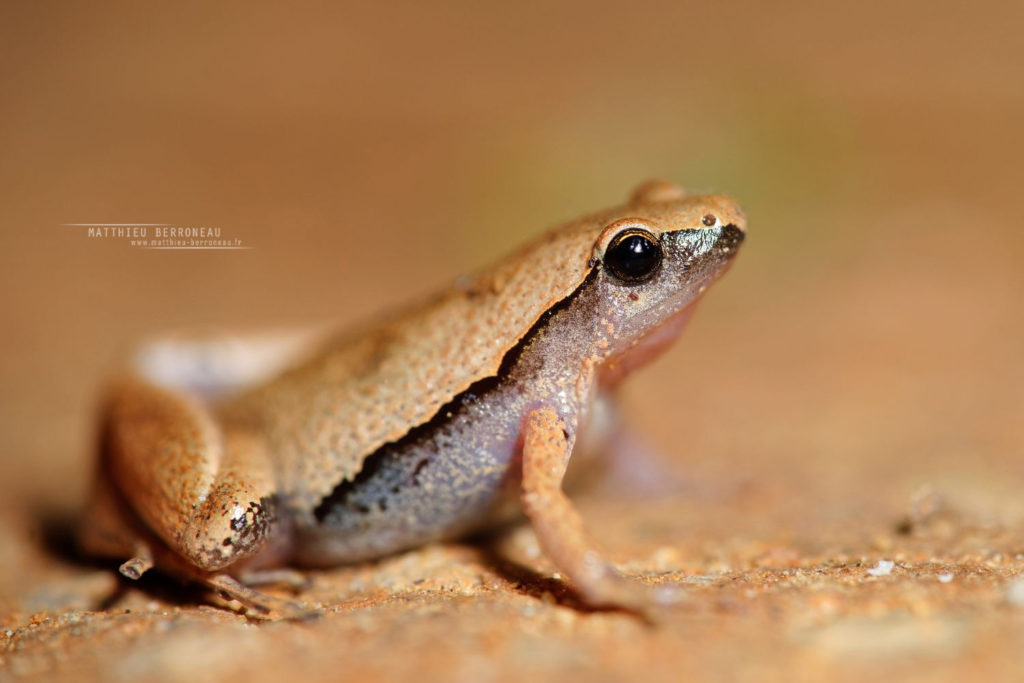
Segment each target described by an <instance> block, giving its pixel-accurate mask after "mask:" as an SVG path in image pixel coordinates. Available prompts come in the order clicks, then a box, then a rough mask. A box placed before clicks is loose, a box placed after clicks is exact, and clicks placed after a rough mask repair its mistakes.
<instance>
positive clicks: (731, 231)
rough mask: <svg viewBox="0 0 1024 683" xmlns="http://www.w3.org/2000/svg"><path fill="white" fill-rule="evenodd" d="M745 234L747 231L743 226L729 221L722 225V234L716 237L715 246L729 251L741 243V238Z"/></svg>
mask: <svg viewBox="0 0 1024 683" xmlns="http://www.w3.org/2000/svg"><path fill="white" fill-rule="evenodd" d="M746 236H747V231H746V230H745V229H744V228H743V227H741V226H739V225H736V224H735V223H729V224H728V225H725V226H722V234H721V236H720V237H719V238H718V241H717V244H716V246H717V247H718V248H719V249H722V250H723V251H726V252H731V251H733V250H735V249H736V248H737V247H739V246H740V244H742V243H743V238H744V237H746Z"/></svg>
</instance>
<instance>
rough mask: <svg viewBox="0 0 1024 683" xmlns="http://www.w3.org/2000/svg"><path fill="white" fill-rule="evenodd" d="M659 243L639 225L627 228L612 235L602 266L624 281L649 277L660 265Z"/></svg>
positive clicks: (634, 282)
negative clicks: (638, 226)
mask: <svg viewBox="0 0 1024 683" xmlns="http://www.w3.org/2000/svg"><path fill="white" fill-rule="evenodd" d="M661 258H662V252H661V243H660V242H659V241H658V239H657V238H656V237H655V236H654V235H652V234H651V233H649V232H647V231H646V230H641V229H640V228H627V229H626V230H623V231H622V232H620V233H619V234H618V235H616V236H615V237H613V238H612V241H611V242H610V243H609V244H608V248H607V249H605V252H604V267H605V268H606V269H607V270H608V272H609V273H611V275H612V276H613V277H615V279H617V280H620V281H621V282H624V283H626V284H639V283H641V282H646V281H647V280H650V279H651V278H652V277H653V276H654V274H655V273H657V272H658V269H659V268H660V267H661Z"/></svg>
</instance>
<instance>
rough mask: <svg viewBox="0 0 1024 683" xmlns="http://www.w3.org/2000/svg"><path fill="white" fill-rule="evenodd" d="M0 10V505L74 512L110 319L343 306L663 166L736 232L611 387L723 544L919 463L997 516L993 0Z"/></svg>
mask: <svg viewBox="0 0 1024 683" xmlns="http://www.w3.org/2000/svg"><path fill="white" fill-rule="evenodd" d="M0 15H2V19H0V45H2V48H0V50H2V51H3V54H4V58H3V59H2V60H0V92H2V107H0V143H2V157H0V195H2V197H3V199H2V207H3V208H2V216H3V219H2V221H3V224H2V233H0V259H2V264H0V290H2V292H3V294H2V298H0V306H2V308H0V320H2V321H3V323H2V327H3V334H2V335H0V344H2V345H3V346H2V353H0V386H2V387H3V391H2V394H0V434H2V441H0V443H2V446H3V451H2V453H0V494H2V495H0V499H2V503H0V509H10V510H18V509H25V508H28V507H38V506H44V507H45V506H58V507H59V506H63V507H66V508H67V509H74V508H75V506H77V505H78V504H79V501H80V500H81V496H82V494H83V492H84V490H85V484H86V481H87V475H88V473H89V470H90V462H91V447H92V443H91V435H92V431H93V419H94V411H95V408H96V399H97V395H98V393H99V391H100V389H101V387H102V381H103V378H104V377H105V376H107V375H108V374H109V373H110V372H111V371H112V369H113V368H115V367H116V366H117V364H118V362H119V361H121V360H122V359H123V358H125V354H126V353H127V351H128V349H130V348H131V345H132V343H133V341H135V340H137V339H139V338H140V337H142V336H145V335H150V334H153V333H158V332H161V331H164V330H167V329H175V328H182V327H186V328H187V327H204V326H218V327H221V326H222V327H226V328H232V329H233V328H241V329H260V328H264V327H283V326H284V327H287V326H291V325H304V324H309V323H322V322H324V321H336V322H337V323H339V324H345V323H349V322H352V321H356V320H359V319H363V318H365V317H367V316H372V315H374V314H375V313H377V312H378V311H380V310H382V309H384V308H385V307H387V306H391V305H394V304H396V303H400V302H402V301H404V300H406V299H408V298H410V297H413V296H417V295H419V294H421V293H423V292H425V291H429V290H432V289H435V288H438V287H442V286H444V285H445V284H446V283H448V282H450V281H451V280H452V279H453V277H455V276H456V275H457V274H458V273H460V272H464V271H466V270H469V269H471V268H475V267H477V266H479V265H481V264H483V263H486V262H489V261H491V260H494V259H496V258H498V257H500V256H501V255H502V254H503V253H504V252H505V251H506V250H508V249H509V248H512V247H513V246H515V245H516V244H518V243H520V242H522V241H523V240H524V239H526V238H529V237H531V236H533V235H536V234H538V233H539V232H541V231H543V230H544V229H545V228H547V227H549V226H551V225H554V224H557V223H559V222H561V221H563V220H565V219H570V218H573V217H575V216H577V215H579V214H581V213H584V212H587V211H591V210H593V209H597V208H602V207H605V206H609V205H613V204H616V203H619V202H620V201H622V200H623V199H624V198H625V197H626V196H627V195H628V193H629V191H630V190H631V188H632V187H633V186H634V185H636V184H637V183H639V182H640V181H642V180H644V179H647V178H651V177H662V178H667V179H671V180H673V181H676V182H678V183H680V184H683V185H685V186H687V187H688V188H692V189H695V190H714V191H719V192H724V193H728V194H731V195H733V196H735V197H736V198H737V199H738V200H739V201H740V202H741V203H742V205H743V206H744V207H745V209H746V211H747V213H748V216H749V221H750V236H749V239H748V240H747V242H746V244H745V245H744V248H743V250H742V252H741V255H740V257H739V259H738V261H737V263H736V265H735V267H734V268H733V269H732V271H731V272H730V273H729V275H728V277H726V278H725V279H724V280H723V281H722V282H721V283H719V284H718V285H717V286H716V287H715V288H714V290H713V291H712V292H711V293H710V295H709V296H708V298H707V300H706V301H705V302H704V304H703V305H702V310H701V311H700V313H699V315H697V316H696V317H695V319H694V322H693V324H692V326H691V328H690V330H689V331H688V333H687V334H686V335H685V336H684V338H683V339H682V340H681V342H680V344H679V345H678V346H677V347H676V348H674V349H672V350H671V351H670V352H669V353H668V354H667V355H666V356H665V357H664V358H662V359H661V360H659V361H658V365H657V367H656V369H654V370H652V371H647V372H640V373H638V374H637V375H636V376H635V377H634V378H633V379H632V380H631V381H630V382H629V383H627V385H626V387H625V391H624V406H625V410H626V413H627V415H628V419H629V421H630V423H631V424H632V425H633V427H634V429H635V431H636V432H637V433H638V434H639V435H641V436H642V437H643V438H644V439H646V440H647V442H648V443H650V444H651V445H652V446H653V447H654V448H655V449H656V450H657V451H658V452H659V453H660V454H662V456H663V457H664V459H665V460H666V461H668V462H670V463H671V465H672V466H673V467H675V468H677V469H678V470H679V471H680V472H681V473H683V475H684V476H685V477H686V478H687V480H689V481H692V483H693V486H694V488H695V489H704V490H706V489H708V488H710V489H711V490H718V489H721V490H726V489H729V490H731V489H735V488H743V487H746V489H745V490H748V491H750V490H753V491H755V492H757V495H758V496H759V497H758V498H757V500H758V501H759V502H758V506H757V507H756V509H754V510H748V512H747V513H745V514H744V515H743V517H742V518H741V519H737V520H735V522H730V524H732V526H729V528H728V529H726V530H724V531H723V532H722V533H724V534H726V535H728V534H729V533H739V532H740V531H741V530H742V531H743V532H751V533H754V532H752V531H751V530H752V529H754V530H756V529H757V528H758V527H757V525H758V524H761V523H762V522H760V521H759V520H761V518H762V517H763V518H765V519H768V520H769V521H767V522H763V523H764V524H771V525H774V526H773V527H772V528H774V529H783V530H784V533H787V534H789V533H792V534H797V535H799V534H800V530H801V529H802V528H804V527H805V526H806V525H807V524H809V523H811V522H809V521H808V520H814V521H813V523H814V524H821V523H822V520H825V521H826V522H829V521H830V520H831V521H834V522H835V523H836V524H851V523H854V524H857V523H870V522H871V521H872V520H881V519H886V520H887V519H891V518H893V517H894V516H897V515H898V514H900V511H902V510H903V509H904V508H905V506H906V501H907V500H908V499H909V498H910V497H911V496H912V495H913V493H914V492H915V491H917V490H919V488H920V487H921V486H922V485H925V484H927V485H929V486H932V487H935V488H937V489H939V490H941V491H943V492H944V494H945V495H947V496H948V497H950V498H952V499H954V500H956V501H957V502H958V504H959V505H961V506H965V507H966V508H968V509H970V510H972V511H973V513H974V514H977V515H980V516H981V517H983V518H986V519H998V520H1003V521H1005V522H1007V523H1011V524H1012V523H1015V522H1017V521H1019V520H1021V519H1022V518H1024V499H1022V498H1021V497H1020V496H1019V491H1020V488H1021V486H1022V484H1024V315H1022V311H1024V308H1022V303H1021V295H1022V292H1024V268H1022V266H1021V264H1022V262H1024V229H1022V228H1024V224H1022V219H1021V216H1022V211H1024V201H1022V192H1021V188H1020V182H1021V179H1022V177H1024V176H1022V172H1021V171H1022V161H1021V159H1022V156H1024V126H1022V125H1021V122H1022V121H1024V41H1022V40H1021V39H1020V35H1019V29H1020V26H1021V25H1022V22H1024V5H1022V4H1021V3H1014V2H1006V3H982V4H977V3H959V4H956V3H953V4H944V5H942V6H941V7H940V6H939V5H936V4H934V3H925V2H908V3H900V2H888V1H887V2H874V1H871V0H869V1H868V2H863V3H855V4H854V5H851V4H844V5H819V4H810V3H788V2H782V3H756V2H704V3H670V2H664V3H655V2H633V3H629V4H628V5H617V4H615V3H596V4H595V3H578V4H562V3H556V4H552V3H542V2H537V3H533V2H525V3H515V4H514V5H509V4H490V3H473V2H466V3H458V2H456V3H444V4H443V6H434V5H432V4H429V3H396V4H392V3H387V4H382V3H365V4H357V3H345V4H329V3H302V4H291V5H288V6H287V7H284V6H282V7H279V8H278V7H275V6H273V5H270V4H269V3H268V4H266V5H260V4H245V5H238V6H235V7H232V8H228V7H227V6H222V5H208V4H202V3H199V4H185V5H181V4H175V5H173V6H170V5H168V6H166V7H157V6H152V5H146V4H138V3H127V2H121V3H104V4H102V5H96V4H77V5H74V4H66V5H51V4H45V3H8V4H7V5H6V6H5V7H4V8H3V10H0ZM69 223H171V224H175V225H185V226H199V225H201V226H215V227H219V228H221V230H222V232H223V234H224V235H226V236H230V237H232V238H239V239H241V240H242V241H243V242H244V244H245V245H247V246H250V247H252V248H251V249H249V250H241V251H198V252H191V251H152V250H142V249H138V248H133V247H131V246H130V245H129V244H128V243H127V242H126V241H125V240H121V239H115V238H103V239H90V238H88V237H87V235H86V229H85V228H82V227H74V226H67V225H65V224H69ZM716 487H717V488H716ZM711 505H712V506H713V504H711ZM726 507H727V505H725V504H724V503H723V504H722V506H721V508H722V509H718V510H716V513H717V512H720V513H722V514H725V513H724V509H725V508H726ZM709 516H713V515H711V513H709ZM692 523H694V524H700V523H702V522H700V521H696V522H692ZM707 523H708V524H710V523H711V522H707ZM816 528H817V527H816ZM7 533H8V534H13V533H14V532H11V531H8V532H7Z"/></svg>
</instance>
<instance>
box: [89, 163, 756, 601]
mask: <svg viewBox="0 0 1024 683" xmlns="http://www.w3.org/2000/svg"><path fill="white" fill-rule="evenodd" d="M746 230H747V228H746V217H745V215H744V213H743V211H742V209H741V208H740V207H739V205H738V204H737V203H736V202H735V201H734V200H733V199H731V198H729V197H727V196H725V195H720V194H699V193H689V192H687V191H686V190H684V189H683V188H682V187H680V186H678V185H676V184H673V183H671V182H667V181H661V180H655V181H649V182H646V183H643V184H641V185H640V186H639V187H637V188H636V189H635V190H634V191H633V193H632V194H631V195H630V196H629V198H628V199H627V201H626V202H625V203H623V204H620V205H618V206H615V207H613V208H609V209H604V210H599V211H596V212H594V213H591V214H588V215H585V216H583V217H581V218H578V219H576V220H573V221H570V222H568V223H565V224H563V225H560V226H557V227H555V228H552V229H550V230H548V231H547V232H545V233H543V234H541V235H540V236H539V237H537V238H535V239H533V240H532V241H530V242H528V243H527V244H526V245H525V246H523V247H521V248H519V249H518V250H516V251H514V252H512V253H511V254H510V255H509V256H506V257H505V258H504V259H501V260H499V261H497V262H495V263H493V264H492V265H490V266H489V267H485V268H482V269H480V270H477V271H474V272H472V273H470V274H468V275H464V276H462V277H459V278H457V279H456V280H455V281H454V282H453V283H452V284H451V285H450V286H449V287H446V288H444V289H443V290H442V291H439V292H435V293H433V294H431V295H428V296H426V297H421V298H419V299H416V300H414V301H413V303H411V304H410V305H408V306H405V307H399V308H398V309H396V310H395V311H393V312H391V313H388V314H385V315H383V316H381V317H378V318H375V319H372V320H370V321H368V322H366V323H364V324H362V325H357V326H355V327H351V328H346V329H342V330H341V331H339V332H337V333H331V334H328V335H326V336H325V337H324V338H323V339H322V340H321V341H318V342H316V343H307V344H305V345H304V346H303V349H304V350H303V352H302V353H299V352H298V351H295V349H294V348H291V347H289V348H290V349H291V350H290V351H289V352H288V354H285V353H283V352H282V353H281V354H279V355H281V356H285V355H288V356H291V355H294V356H296V357H295V358H291V357H288V358H287V359H285V360H281V359H275V360H274V361H271V360H269V359H268V358H269V357H266V358H265V357H264V356H260V355H259V354H258V353H257V354H255V355H254V356H253V357H255V358H257V359H259V360H257V362H256V363H255V365H256V366H258V367H257V368H256V370H255V372H254V373H250V374H252V375H253V376H246V373H245V372H240V373H236V374H237V375H238V376H237V377H236V376H233V375H232V373H231V372H227V373H225V374H224V376H223V377H219V376H217V375H214V377H215V380H214V381H210V380H209V376H206V378H205V380H203V381H199V380H197V379H196V377H188V375H189V374H190V373H189V372H184V371H182V372H181V373H180V374H182V375H185V376H183V377H182V376H176V372H178V371H179V370H180V369H181V368H182V367H184V366H186V365H189V364H191V365H190V367H191V366H218V365H222V366H224V367H228V366H230V365H231V363H230V362H229V361H230V358H225V357H224V354H223V353H222V354H221V355H220V357H219V360H218V356H217V355H216V354H214V355H213V356H212V357H211V356H210V355H209V353H208V352H207V355H206V356H203V355H202V354H203V352H202V351H200V350H193V351H188V347H187V346H186V347H184V348H185V349H186V351H185V352H184V353H185V354H186V355H187V354H188V353H192V356H193V357H191V358H189V363H177V364H168V363H163V364H162V365H161V364H156V366H157V368H158V369H154V363H152V362H150V363H146V362H143V361H141V360H139V359H140V358H146V357H147V356H146V354H145V353H142V354H140V355H139V356H137V358H136V360H135V361H133V362H132V363H128V364H127V367H126V368H124V369H123V370H121V371H120V372H119V373H118V374H117V375H116V376H115V377H114V378H113V379H112V380H111V381H110V383H109V386H108V389H107V391H106V393H105V399H104V402H103V405H102V408H101V410H100V415H101V425H102V428H101V435H102V436H101V438H100V440H99V441H100V445H99V448H98V449H97V450H98V458H97V459H96V462H97V468H96V469H97V474H96V476H95V477H94V479H95V483H94V485H93V491H92V494H91V496H90V500H89V503H88V506H87V509H86V511H85V513H84V514H83V520H84V522H83V524H82V525H81V528H80V532H79V540H80V542H81V545H82V547H83V548H84V549H85V550H86V552H88V553H90V554H93V555H100V556H107V557H113V558H117V559H118V560H123V564H121V565H120V573H121V574H122V575H124V576H125V577H127V578H129V579H138V578H139V577H141V576H142V575H143V574H144V573H145V572H147V571H148V570H150V569H152V568H154V567H156V568H157V569H158V570H160V571H162V572H164V573H168V574H171V575H175V576H178V577H179V578H182V579H184V580H186V581H188V582H195V583H198V584H200V585H202V586H206V587H207V588H209V589H212V590H213V591H216V592H217V593H218V594H220V595H221V596H223V597H226V598H228V599H230V600H233V601H236V602H237V603H238V604H239V605H241V607H242V609H244V610H246V611H247V612H248V613H251V614H256V615H263V616H267V617H268V618H277V617H284V618H287V617H290V616H295V615H298V614H306V613H308V612H309V610H315V608H311V607H309V606H308V605H305V604H304V603H302V602H299V601H296V600H292V599H290V598H280V597H276V596H274V595H271V594H268V593H267V592H264V591H261V590H258V587H259V585H260V584H261V583H264V582H266V581H268V580H269V581H275V580H280V579H281V578H282V577H292V578H296V576H297V577H298V578H299V579H300V581H299V582H300V583H301V577H302V576H303V573H302V572H304V571H308V570H316V569H319V568H327V567H333V566H339V565H347V564H354V563H360V562H366V561H372V560H377V559H379V558H383V557H386V556H390V555H394V554H397V553H401V552H404V551H408V550H410V549H412V548H415V547H418V546H422V545H425V544H428V543H432V542H443V541H449V540H452V539H458V538H461V537H465V536H467V535H468V534H471V533H474V532H477V531H479V530H480V529H482V528H486V526H487V525H488V524H492V523H493V522H494V520H495V519H497V518H499V517H500V516H501V515H502V514H506V513H507V511H508V510H509V509H518V510H520V511H521V513H523V514H524V515H525V518H526V520H527V521H528V523H529V524H530V526H532V530H533V533H534V535H535V537H536V541H537V545H538V547H539V549H540V550H541V551H542V552H543V553H544V555H545V556H546V557H547V558H548V559H549V560H550V561H551V563H553V565H554V566H555V567H556V568H557V570H558V572H559V574H560V576H561V577H564V579H565V580H567V582H568V583H569V584H570V585H571V587H572V588H573V589H574V590H575V592H576V593H577V594H578V595H579V596H580V597H581V598H582V600H583V601H584V602H585V603H586V604H588V605H592V606H594V607H602V606H608V607H614V608H626V609H637V610H643V609H646V608H649V607H650V606H652V605H659V604H664V603H666V602H667V601H670V600H674V599H675V598H674V597H666V596H670V595H672V596H674V595H677V593H672V592H666V591H664V590H658V587H657V586H656V585H651V584H649V583H645V582H643V581H641V580H640V579H639V578H636V577H630V576H627V575H626V574H624V573H622V572H621V571H620V570H619V569H618V568H617V567H616V566H615V565H614V563H613V562H612V561H611V560H609V559H608V556H607V553H606V552H605V551H604V550H603V549H602V548H601V546H600V544H599V543H598V542H597V541H596V540H595V538H594V536H593V535H592V534H591V533H590V532H589V531H588V530H587V528H586V526H585V524H584V521H583V519H582V517H581V515H580V513H579V512H578V511H577V510H576V508H575V507H574V505H573V504H572V502H571V500H570V498H569V497H568V496H567V495H566V493H565V490H564V486H563V484H564V480H565V476H566V470H567V467H568V464H569V462H570V458H571V456H572V454H573V453H574V450H575V446H576V444H577V442H583V441H588V439H587V434H588V433H592V432H594V431H595V430H596V429H597V428H596V427H595V426H594V424H593V423H594V420H593V419H592V418H593V416H594V414H595V413H598V412H602V411H598V410H595V406H597V405H604V404H606V403H608V402H610V401H611V400H612V399H611V397H612V396H613V393H614V391H615V389H616V388H617V387H618V386H619V385H620V384H621V382H622V380H623V379H624V378H625V377H626V376H627V375H629V374H630V373H631V372H632V371H633V370H635V369H636V368H638V367H640V366H642V365H644V364H646V363H647V362H648V361H650V360H651V359H652V358H654V357H656V356H658V355H660V354H661V353H662V352H663V351H664V350H665V349H666V348H668V347H669V346H670V345H671V344H672V343H673V342H674V341H675V339H676V338H677V337H678V336H679V335H680V333H681V332H682V331H683V329H684V328H685V327H686V325H687V323H688V322H689V320H690V317H691V315H692V313H693V311H694V308H695V306H696V304H697V303H698V302H699V301H700V300H701V299H702V297H703V295H704V293H705V291H706V290H707V289H708V287H709V286H710V285H711V284H712V283H714V282H715V281H716V280H717V279H718V278H719V277H720V276H721V275H722V274H723V273H725V272H726V270H728V268H729V267H730V265H731V264H732V262H733V260H734V257H735V255H736V254H737V252H738V249H739V246H740V244H741V243H742V242H743V240H744V237H745V235H746ZM285 346H288V345H285ZM294 346H295V348H297V347H298V346H302V345H294ZM196 348H197V349H198V348H200V347H198V346H197V347H196ZM151 356H152V354H150V356H149V357H150V358H151ZM221 361H222V362H221ZM191 374H193V375H194V374H195V373H191ZM261 374H262V376H259V375H261ZM591 440H592V439H591ZM502 511H504V512H502ZM296 573H297V574H296Z"/></svg>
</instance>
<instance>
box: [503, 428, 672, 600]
mask: <svg viewBox="0 0 1024 683" xmlns="http://www.w3.org/2000/svg"><path fill="white" fill-rule="evenodd" d="M569 448H570V446H569V439H568V430H567V428H566V426H565V423H563V422H562V420H561V419H560V418H559V417H558V415H557V414H556V413H555V411H553V410H551V409H549V408H542V409H538V410H535V411H533V412H531V413H530V414H529V415H527V417H526V421H525V424H524V429H523V493H522V502H523V509H524V511H525V512H526V515H527V517H529V518H530V521H531V522H532V524H533V529H534V533H535V534H536V535H537V541H538V543H539V544H540V547H541V549H542V550H543V551H544V553H545V554H546V555H547V556H548V558H549V559H550V560H551V561H552V562H554V563H555V565H556V566H557V567H558V568H559V569H560V570H561V571H562V572H563V573H564V574H565V575H566V576H567V577H568V578H569V580H570V581H571V582H572V584H573V585H574V587H575V588H576V589H577V590H578V591H579V592H580V594H581V596H582V597H583V598H584V599H585V600H586V601H587V602H588V603H589V604H591V605H594V606H606V607H625V608H629V609H635V610H639V611H645V610H647V609H650V608H653V607H660V606H665V605H672V604H678V603H680V602H682V601H683V597H684V593H683V591H682V590H681V589H677V588H676V587H674V586H673V587H666V586H649V585H647V584H644V583H641V582H640V581H638V580H635V579H631V578H628V577H626V576H623V575H622V574H621V573H620V572H619V571H618V570H617V569H616V568H615V567H614V566H613V565H612V564H611V562H609V561H608V560H607V559H606V558H605V557H604V556H603V555H602V554H601V552H600V551H599V550H598V549H597V545H596V544H595V543H594V541H593V540H592V539H591V538H590V536H589V534H587V532H586V529H585V528H584V526H583V520H582V519H581V518H580V515H579V513H578V512H577V511H576V509H575V508H574V507H573V505H572V503H571V502H570V501H569V499H568V498H567V497H566V496H565V494H564V493H563V492H562V478H563V477H564V475H565V469H566V466H567V465H568V461H569Z"/></svg>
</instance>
